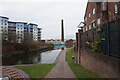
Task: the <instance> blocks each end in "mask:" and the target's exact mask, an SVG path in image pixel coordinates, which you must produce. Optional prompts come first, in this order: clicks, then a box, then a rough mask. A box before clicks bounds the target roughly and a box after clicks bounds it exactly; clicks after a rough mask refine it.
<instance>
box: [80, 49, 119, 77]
mask: <svg viewBox="0 0 120 80" xmlns="http://www.w3.org/2000/svg"><path fill="white" fill-rule="evenodd" d="M81 53H82V54H81V65H82V66H84V67H86V68H87V69H89V70H91V71H93V72H96V73H98V74H99V75H102V76H104V77H106V78H117V77H118V76H119V77H120V73H119V69H120V61H119V62H118V60H116V59H114V58H111V57H109V56H106V55H104V54H100V53H95V52H92V51H87V50H82V51H81ZM118 74H119V75H118Z"/></svg>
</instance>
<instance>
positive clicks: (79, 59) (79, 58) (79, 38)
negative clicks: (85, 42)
mask: <svg viewBox="0 0 120 80" xmlns="http://www.w3.org/2000/svg"><path fill="white" fill-rule="evenodd" d="M81 32H82V30H80V29H79V30H78V52H77V54H78V55H77V57H78V64H81V52H80V50H81Z"/></svg>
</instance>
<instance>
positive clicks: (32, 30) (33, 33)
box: [27, 23, 38, 41]
mask: <svg viewBox="0 0 120 80" xmlns="http://www.w3.org/2000/svg"><path fill="white" fill-rule="evenodd" d="M27 28H28V33H29V37H30V38H29V39H33V40H34V41H37V40H38V25H37V24H33V23H29V24H28V25H27Z"/></svg>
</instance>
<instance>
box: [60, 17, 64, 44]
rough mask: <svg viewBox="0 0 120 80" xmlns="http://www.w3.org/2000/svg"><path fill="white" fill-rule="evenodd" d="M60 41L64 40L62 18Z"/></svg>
mask: <svg viewBox="0 0 120 80" xmlns="http://www.w3.org/2000/svg"><path fill="white" fill-rule="evenodd" d="M61 41H62V42H64V24H63V19H62V20H61Z"/></svg>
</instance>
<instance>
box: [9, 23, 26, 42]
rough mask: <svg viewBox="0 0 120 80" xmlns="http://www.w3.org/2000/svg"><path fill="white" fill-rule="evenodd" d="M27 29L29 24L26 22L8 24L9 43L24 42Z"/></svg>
mask: <svg viewBox="0 0 120 80" xmlns="http://www.w3.org/2000/svg"><path fill="white" fill-rule="evenodd" d="M26 28H27V23H25V22H12V21H9V22H8V33H9V35H8V36H9V41H11V42H15V41H16V42H18V43H21V42H22V41H23V40H24V38H25V37H24V35H25V32H27V30H26Z"/></svg>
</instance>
